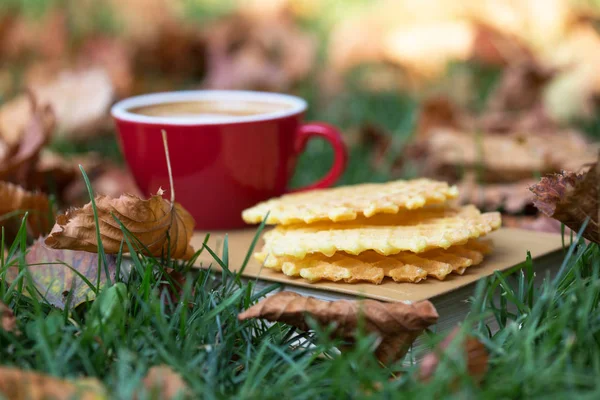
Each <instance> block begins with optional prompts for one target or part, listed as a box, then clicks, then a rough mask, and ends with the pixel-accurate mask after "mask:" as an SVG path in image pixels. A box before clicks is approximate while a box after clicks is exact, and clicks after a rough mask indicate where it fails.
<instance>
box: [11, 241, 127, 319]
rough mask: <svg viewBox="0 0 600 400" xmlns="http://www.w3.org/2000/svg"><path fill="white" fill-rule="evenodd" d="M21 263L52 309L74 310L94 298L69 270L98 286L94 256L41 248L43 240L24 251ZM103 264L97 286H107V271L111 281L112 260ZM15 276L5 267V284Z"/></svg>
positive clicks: (81, 281) (16, 272)
mask: <svg viewBox="0 0 600 400" xmlns="http://www.w3.org/2000/svg"><path fill="white" fill-rule="evenodd" d="M25 262H26V263H27V270H28V272H29V276H30V277H31V280H32V282H33V285H34V286H35V287H36V288H37V290H38V291H39V292H40V293H41V294H42V295H43V296H44V297H45V298H46V300H47V301H48V303H50V304H52V305H53V306H55V307H58V308H60V309H61V310H63V309H65V308H66V307H67V306H69V308H75V307H77V306H78V305H80V304H82V303H85V302H87V301H89V300H93V299H94V298H95V293H94V291H93V290H92V289H91V288H90V287H89V286H88V285H87V284H86V283H85V281H84V280H83V279H81V277H79V275H77V273H75V272H74V271H73V270H72V269H71V268H73V269H74V270H76V271H77V272H79V273H80V274H81V275H83V276H84V277H86V278H87V279H88V280H89V281H90V282H91V283H92V284H93V285H94V286H96V285H97V283H98V255H97V254H94V253H89V252H85V251H74V250H55V249H49V248H48V247H46V246H45V245H44V241H43V239H39V240H36V241H35V242H34V243H33V245H31V246H30V247H29V248H28V251H27V254H26V256H25ZM106 262H107V265H106V266H105V265H104V264H102V270H101V271H100V287H103V286H104V284H106V283H107V279H106V271H107V270H108V274H109V275H110V279H111V281H114V279H115V274H116V269H117V264H116V258H115V257H114V256H112V255H107V256H106ZM69 267H71V268H69ZM18 275H19V270H18V268H17V267H16V266H14V267H10V268H8V270H7V275H6V278H7V280H8V281H9V282H13V281H14V280H15V279H16V278H17V276H18ZM24 294H27V292H24Z"/></svg>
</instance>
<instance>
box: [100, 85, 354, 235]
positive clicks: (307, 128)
mask: <svg viewBox="0 0 600 400" xmlns="http://www.w3.org/2000/svg"><path fill="white" fill-rule="evenodd" d="M190 102H192V103H193V102H210V103H213V102H214V104H218V105H220V106H222V107H225V108H226V109H227V112H231V113H230V114H229V115H222V114H211V115H205V114H202V115H201V114H187V115H185V114H181V113H179V114H177V113H173V114H169V115H163V116H156V115H144V114H140V113H139V112H133V111H132V110H133V109H137V110H139V109H140V108H142V107H148V106H156V105H162V104H168V105H170V106H171V105H172V104H174V103H190ZM252 104H261V105H269V107H267V108H270V109H271V110H270V111H266V112H263V113H256V114H253V115H232V114H235V113H237V111H239V110H242V111H243V110H244V109H245V108H248V105H252ZM271 106H272V107H271ZM305 110H306V102H305V101H304V100H302V99H301V98H298V97H295V96H290V95H284V94H275V93H263V92H250V91H228V90H224V91H220V90H200V91H182V92H169V93H154V94H148V95H142V96H136V97H131V98H129V99H125V100H123V101H120V102H118V103H116V104H115V105H114V106H113V107H112V110H111V114H112V116H113V118H114V119H115V121H116V125H117V129H118V132H119V142H120V146H121V151H122V152H123V155H124V157H125V160H126V162H127V164H128V166H129V168H130V170H131V172H132V174H133V177H134V179H135V181H136V183H137V185H138V186H139V188H140V189H141V191H142V192H143V193H144V194H145V195H151V194H155V193H156V191H157V190H158V188H159V187H162V188H163V189H165V190H166V189H167V188H168V187H169V178H168V172H167V164H166V158H165V152H164V146H163V141H162V135H161V131H162V130H163V129H164V130H165V131H166V132H167V138H168V144H169V154H170V159H171V167H172V170H173V181H174V186H175V194H176V201H177V202H179V203H181V204H182V205H183V206H184V207H185V208H186V209H187V210H188V211H189V212H190V213H191V214H192V216H193V217H194V219H195V220H196V229H201V230H213V229H214V230H221V229H232V228H241V227H243V226H245V224H244V222H243V220H242V217H241V214H242V210H244V209H246V208H248V207H251V206H253V205H255V204H256V203H258V202H260V201H263V200H267V199H269V198H272V197H275V196H280V195H282V194H284V193H287V192H289V191H290V190H289V188H288V184H289V182H290V179H291V177H292V174H293V172H294V168H295V166H296V160H297V158H298V155H299V154H300V153H301V152H302V150H303V149H304V147H305V145H306V143H307V141H308V139H309V138H311V137H315V136H316V137H321V138H324V139H326V140H327V141H329V142H330V143H331V145H332V146H333V149H334V152H335V159H334V162H333V166H332V167H331V170H330V171H329V172H328V173H327V175H326V176H325V177H324V178H323V179H321V180H320V181H318V182H316V183H314V184H312V185H309V186H307V187H303V188H301V189H296V190H308V189H317V188H325V187H329V186H331V185H333V184H334V183H335V181H336V180H337V179H338V178H339V176H340V175H341V174H342V172H343V171H344V168H345V166H346V160H347V154H346V147H345V145H344V142H343V140H342V137H341V135H340V133H339V131H338V130H336V129H335V128H334V127H332V126H329V125H327V124H324V123H320V122H313V123H308V124H303V122H302V119H303V116H304V112H305ZM241 114H244V113H243V112H242V113H241ZM164 196H165V197H166V198H169V196H170V193H168V190H167V192H166V193H165V195H164Z"/></svg>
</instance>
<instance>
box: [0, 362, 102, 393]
mask: <svg viewBox="0 0 600 400" xmlns="http://www.w3.org/2000/svg"><path fill="white" fill-rule="evenodd" d="M0 394H1V395H3V396H5V397H6V398H7V399H11V400H47V399H52V400H70V399H74V398H77V399H81V400H103V399H108V396H107V394H106V389H105V388H104V386H102V384H101V383H100V382H99V381H98V380H97V379H95V378H79V379H74V380H70V381H69V380H63V379H60V378H55V377H53V376H49V375H44V374H41V373H37V372H33V371H24V370H21V369H17V368H12V367H0Z"/></svg>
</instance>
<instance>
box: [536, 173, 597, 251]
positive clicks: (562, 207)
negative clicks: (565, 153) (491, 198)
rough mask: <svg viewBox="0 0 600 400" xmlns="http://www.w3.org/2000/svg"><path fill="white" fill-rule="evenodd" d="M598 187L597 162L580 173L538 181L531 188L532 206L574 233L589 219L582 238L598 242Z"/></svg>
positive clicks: (549, 177) (554, 176) (557, 175)
mask: <svg viewBox="0 0 600 400" xmlns="http://www.w3.org/2000/svg"><path fill="white" fill-rule="evenodd" d="M598 186H600V163H598V162H597V163H595V164H594V165H592V166H591V167H590V169H589V171H587V172H586V173H583V174H577V173H574V172H564V171H563V172H561V173H560V174H554V175H550V176H547V177H544V178H542V179H541V181H540V182H539V183H537V184H536V185H533V186H532V187H531V191H532V192H533V194H534V195H535V200H534V201H533V204H534V205H535V206H536V207H537V208H538V209H539V210H540V211H542V212H543V213H544V214H546V215H547V216H549V217H552V218H554V219H556V220H558V221H560V222H562V223H564V224H565V225H566V226H568V227H569V228H571V229H572V230H573V231H575V232H579V230H580V229H581V227H582V226H583V224H584V222H585V221H586V220H587V219H588V218H589V219H590V220H589V222H588V225H587V226H586V228H585V230H584V231H583V237H584V238H586V239H588V240H591V241H593V242H596V243H600V230H599V228H598V223H599V218H600V215H599V213H600V211H599V208H598V199H599V197H598V195H599V193H598Z"/></svg>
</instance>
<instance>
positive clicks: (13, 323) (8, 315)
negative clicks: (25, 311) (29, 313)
mask: <svg viewBox="0 0 600 400" xmlns="http://www.w3.org/2000/svg"><path fill="white" fill-rule="evenodd" d="M0 322H1V324H2V325H1V326H2V329H3V330H4V331H5V332H15V333H17V318H16V317H15V314H14V313H13V311H12V310H11V309H10V308H8V306H7V305H6V304H4V303H3V302H1V301H0Z"/></svg>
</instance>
